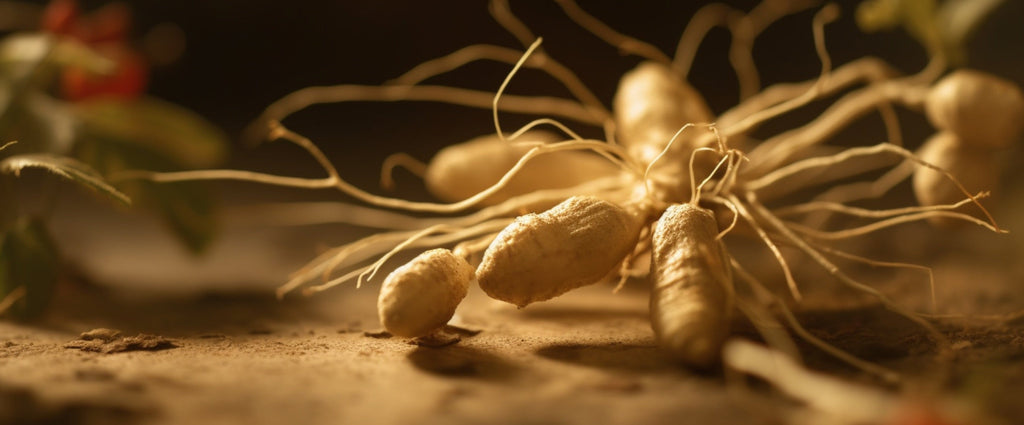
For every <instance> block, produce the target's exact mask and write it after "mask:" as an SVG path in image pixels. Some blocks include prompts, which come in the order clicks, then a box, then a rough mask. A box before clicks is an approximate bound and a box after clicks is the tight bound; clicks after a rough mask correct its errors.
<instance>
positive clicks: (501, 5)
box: [487, 0, 537, 47]
mask: <svg viewBox="0 0 1024 425" xmlns="http://www.w3.org/2000/svg"><path fill="white" fill-rule="evenodd" d="M487 11H488V12H490V13H491V17H493V18H494V20H495V21H496V22H498V25H501V27H502V28H504V29H505V31H508V33H509V34H512V36H513V37H515V38H516V40H519V44H522V45H523V47H526V46H529V45H530V43H533V40H536V39H537V36H535V35H533V32H532V31H530V28H529V27H527V26H526V24H523V22H522V21H520V20H519V18H517V17H516V15H515V14H513V13H512V8H511V7H510V6H509V4H508V0H491V1H489V2H487Z"/></svg>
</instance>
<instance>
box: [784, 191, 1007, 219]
mask: <svg viewBox="0 0 1024 425" xmlns="http://www.w3.org/2000/svg"><path fill="white" fill-rule="evenodd" d="M989 194H990V193H989V192H987V191H982V192H978V193H977V194H975V195H974V197H975V198H976V199H984V198H986V197H988V196H989ZM971 202H972V200H971V199H970V198H967V199H964V200H962V201H960V202H957V203H955V204H949V205H929V206H916V207H903V208H891V209H886V210H872V209H867V208H859V207H852V206H849V205H846V204H842V203H839V202H828V201H810V202H804V203H802V204H795V205H788V206H785V207H779V208H774V209H772V212H773V213H775V216H776V217H785V216H789V215H799V214H807V213H812V212H818V211H822V210H824V211H830V212H837V213H842V214H847V215H852V216H856V217H863V218H888V217H895V216H898V215H906V214H915V213H922V212H927V211H949V210H955V209H957V208H960V207H962V206H964V205H967V204H969V203H971Z"/></svg>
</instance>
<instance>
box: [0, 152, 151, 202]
mask: <svg viewBox="0 0 1024 425" xmlns="http://www.w3.org/2000/svg"><path fill="white" fill-rule="evenodd" d="M26 168H39V169H43V170H46V171H49V172H51V173H53V174H56V175H58V176H61V177H64V178H66V179H68V180H71V181H73V182H75V183H79V184H81V185H82V186H85V187H88V188H90V189H93V190H95V191H97V192H100V193H103V194H105V195H108V196H110V197H111V198H112V199H114V200H116V201H119V202H121V203H122V204H125V205H130V204H131V202H132V201H131V199H129V198H128V195H125V194H124V193H121V192H120V191H119V190H117V189H115V188H114V187H113V186H111V185H110V184H109V183H107V182H106V181H104V180H103V177H102V176H100V175H99V173H97V172H96V170H93V169H92V168H91V167H89V166H88V165H86V164H85V163H83V162H81V161H78V160H76V159H74V158H70V157H66V156H60V155H53V154H46V153H39V154H25V155H15V156H11V157H7V158H5V159H4V160H3V161H0V173H5V174H13V175H14V176H18V175H19V174H21V171H22V170H24V169H26Z"/></svg>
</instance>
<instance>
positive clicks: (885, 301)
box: [746, 192, 948, 350]
mask: <svg viewBox="0 0 1024 425" xmlns="http://www.w3.org/2000/svg"><path fill="white" fill-rule="evenodd" d="M746 198H747V199H746V201H747V203H748V204H749V205H750V206H751V208H753V209H754V211H756V212H757V213H758V215H760V216H761V218H763V219H764V220H766V221H767V222H768V224H770V225H771V226H772V227H773V228H774V229H775V230H776V231H778V232H779V233H780V234H781V235H782V236H783V237H785V239H786V240H788V241H789V242H791V243H792V244H793V245H795V246H796V247H797V248H798V249H800V250H801V251H803V252H804V253H805V254H806V255H807V256H808V257H811V259H812V260H814V262H816V263H818V264H819V265H821V267H823V268H824V269H825V270H826V271H828V273H829V274H831V275H832V276H834V277H835V278H836V279H838V280H839V281H840V282H841V283H843V284H844V285H846V286H848V287H850V288H852V289H855V290H859V291H861V292H864V293H866V294H869V295H871V296H873V297H874V298H875V299H877V300H878V301H879V302H880V303H881V304H882V305H883V306H884V307H885V308H886V309H888V310H890V311H892V312H894V313H897V314H899V315H901V316H903V317H905V318H907V319H908V320H910V321H912V322H915V323H917V324H918V325H920V326H921V327H922V328H923V329H925V330H926V331H927V332H928V334H929V335H930V336H931V337H932V339H933V340H934V341H935V342H936V343H937V344H939V346H940V347H941V349H943V350H944V349H946V347H947V346H948V341H947V340H946V337H945V336H944V335H943V334H942V333H940V332H939V331H938V330H937V329H935V327H934V326H932V324H931V323H929V322H928V321H926V320H924V319H922V318H921V317H920V316H919V315H917V314H916V313H914V312H911V311H908V310H906V309H904V308H903V307H900V306H899V305H898V304H896V303H895V302H893V301H892V299H890V298H889V297H888V296H887V295H885V294H883V293H881V292H879V291H878V290H877V289H875V288H872V287H870V286H868V285H865V284H863V283H861V282H859V281H857V280H855V279H853V278H851V277H850V276H848V275H846V273H844V272H843V271H842V270H840V269H839V267H837V266H836V265H835V264H833V263H832V262H831V261H829V260H828V259H827V258H825V257H824V256H823V255H822V254H821V253H820V252H818V250H816V249H814V248H813V247H811V246H810V245H809V244H808V243H807V242H806V241H804V240H803V238H801V237H800V236H798V235H796V234H795V233H793V230H791V229H790V228H789V227H787V226H786V224H785V223H783V222H782V221H781V220H779V219H778V218H776V217H775V216H774V215H772V213H771V211H769V210H768V209H767V208H765V207H764V206H763V205H761V204H760V203H759V202H758V201H757V196H756V195H754V193H753V192H748V193H747V196H746Z"/></svg>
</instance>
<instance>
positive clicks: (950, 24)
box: [856, 0, 1003, 64]
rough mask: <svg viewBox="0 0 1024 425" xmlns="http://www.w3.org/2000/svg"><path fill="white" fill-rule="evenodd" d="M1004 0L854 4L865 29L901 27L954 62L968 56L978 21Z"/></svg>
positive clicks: (872, 0) (894, 0)
mask: <svg viewBox="0 0 1024 425" xmlns="http://www.w3.org/2000/svg"><path fill="white" fill-rule="evenodd" d="M1002 2H1003V0H946V1H944V2H942V3H941V4H938V3H936V0H865V1H864V2H862V3H860V5H858V7H857V14H856V18H857V25H858V26H860V28H861V30H863V31H865V32H876V31H882V30H891V29H894V28H895V27H897V26H902V27H903V28H904V29H905V30H906V31H907V33H909V34H910V35H911V36H913V37H914V38H916V39H917V40H918V42H920V43H921V44H922V45H923V46H924V47H925V48H926V49H928V51H929V53H931V54H933V55H934V54H938V53H941V54H943V55H945V57H946V59H947V60H949V61H950V63H953V64H962V63H963V62H964V61H965V60H966V57H967V53H966V43H967V41H968V38H969V37H970V35H971V33H972V32H973V31H974V29H975V28H977V27H978V26H979V25H980V23H981V21H982V20H983V19H984V18H985V16H988V14H989V13H991V12H992V11H993V10H995V9H996V7H997V6H999V4H1001V3H1002Z"/></svg>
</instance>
